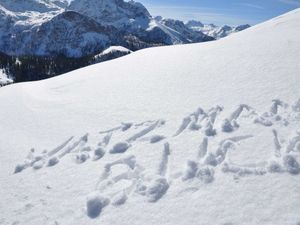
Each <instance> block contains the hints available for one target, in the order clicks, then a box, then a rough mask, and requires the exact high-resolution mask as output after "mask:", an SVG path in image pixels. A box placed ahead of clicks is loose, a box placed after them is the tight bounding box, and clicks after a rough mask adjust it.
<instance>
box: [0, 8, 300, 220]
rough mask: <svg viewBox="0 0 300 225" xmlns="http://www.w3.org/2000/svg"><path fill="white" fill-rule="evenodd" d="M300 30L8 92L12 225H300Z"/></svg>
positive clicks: (4, 145) (147, 57)
mask: <svg viewBox="0 0 300 225" xmlns="http://www.w3.org/2000/svg"><path fill="white" fill-rule="evenodd" d="M299 25H300V10H299V9H298V10H294V11H292V12H290V13H288V14H285V15H282V16H280V17H277V18H274V19H272V20H270V21H267V22H265V23H262V24H259V25H257V26H254V27H252V28H249V29H247V30H245V31H242V32H240V33H237V34H235V35H232V36H229V37H226V38H224V39H221V40H218V41H215V42H207V43H201V44H190V45H178V46H169V47H157V48H151V49H146V50H141V51H137V52H133V53H131V54H130V55H128V56H125V57H122V58H119V59H116V60H112V61H108V62H104V63H101V64H98V65H93V66H89V67H86V68H82V69H80V70H76V71H73V72H71V73H68V74H65V75H63V76H59V77H55V78H52V79H48V80H43V81H39V82H28V83H20V84H14V85H10V86H7V87H3V88H1V89H0V102H1V110H0V119H1V125H0V134H1V137H2V141H1V142H0V160H1V161H0V184H1V192H0V200H1V201H0V209H1V213H0V224H5V225H6V224H26V225H27V224H28V225H35V224H36V225H40V224H49V225H57V224H59V225H65V224H70V225H71V224H72V225H74V224H76V225H77V224H79V225H80V224H82V225H86V224H107V225H109V224H114V225H127V224H130V225H141V224H145V225H152V224H163V225H171V224H172V225H173V224H178V225H186V224H189V225H194V224H195V225H196V224H197V225H199V224H200V225H202V224H203V225H206V224H212V225H225V224H227V225H229V224H231V225H233V224H236V225H244V224H246V225H253V224H262V225H264V224H266V225H269V224H270V225H271V224H272V225H276V224H278V225H290V224H292V225H298V224H299V223H300V216H299V215H300V176H299V174H300V165H299V163H300V89H299V85H300V77H299V73H300V64H299V63H298V58H299V54H300V41H299V36H300V26H299ZM282 34H284V35H282ZM271 37H272V38H271Z"/></svg>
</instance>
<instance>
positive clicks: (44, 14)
mask: <svg viewBox="0 0 300 225" xmlns="http://www.w3.org/2000/svg"><path fill="white" fill-rule="evenodd" d="M158 18H160V19H158ZM0 23H1V24H2V26H1V27H0V51H1V52H3V53H5V54H8V55H36V56H56V55H64V56H67V57H82V56H86V55H91V54H98V53H100V52H101V51H103V50H105V49H106V48H108V47H109V46H112V45H113V46H123V47H126V48H128V49H130V50H133V51H134V50H138V49H142V48H146V47H152V46H160V45H173V44H185V43H195V42H204V41H211V40H215V39H218V38H220V37H224V36H227V35H228V34H230V33H232V32H236V31H238V29H237V28H233V27H229V26H224V27H221V28H219V27H216V26H214V25H208V26H204V25H203V24H202V23H200V22H198V23H197V24H198V26H194V25H195V21H194V23H193V21H190V22H188V23H183V22H182V21H179V20H173V19H163V18H161V17H156V18H153V17H152V16H151V15H150V13H149V11H148V10H147V9H146V8H145V7H144V6H143V5H142V4H141V3H138V2H135V1H124V0H73V1H72V2H71V3H68V2H67V1H66V0H26V1H24V0H2V1H1V2H0ZM247 27H248V26H243V27H242V28H247Z"/></svg>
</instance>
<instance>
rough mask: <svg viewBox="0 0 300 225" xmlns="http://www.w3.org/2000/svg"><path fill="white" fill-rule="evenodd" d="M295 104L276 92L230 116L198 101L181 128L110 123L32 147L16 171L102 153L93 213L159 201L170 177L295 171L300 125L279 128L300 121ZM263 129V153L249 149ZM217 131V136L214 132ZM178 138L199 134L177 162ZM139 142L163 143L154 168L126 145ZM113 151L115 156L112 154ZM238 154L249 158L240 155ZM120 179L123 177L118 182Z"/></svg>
mask: <svg viewBox="0 0 300 225" xmlns="http://www.w3.org/2000/svg"><path fill="white" fill-rule="evenodd" d="M298 104H299V101H297V102H296V103H295V104H292V105H290V104H288V103H285V102H283V101H281V100H278V99H276V100H274V101H273V102H272V104H271V105H270V110H269V111H267V112H260V111H258V110H256V109H254V108H252V107H251V106H249V105H246V104H241V105H239V106H238V107H237V108H236V110H234V111H233V112H232V113H231V114H230V115H229V116H225V115H223V113H222V112H223V107H222V106H215V107H212V108H210V109H208V110H204V109H202V108H200V107H199V108H198V109H197V110H196V111H195V112H192V113H191V114H189V115H187V116H186V117H184V118H183V119H182V123H181V124H179V125H178V129H177V130H174V133H173V134H171V135H169V136H166V137H165V136H161V135H160V133H161V132H162V130H164V129H165V127H168V126H169V123H172V121H168V120H153V121H145V122H143V123H124V124H130V125H131V126H130V127H129V126H128V127H126V129H124V124H122V125H121V126H119V127H116V128H112V129H109V130H107V131H100V132H99V133H95V134H85V135H83V136H82V137H79V138H76V137H71V138H69V139H67V140H66V141H65V142H63V143H61V144H59V145H58V146H57V147H56V148H55V149H52V150H49V151H48V150H44V151H36V150H35V149H31V150H30V151H29V153H28V156H27V157H26V159H25V160H24V162H23V163H20V164H18V165H16V167H15V170H14V173H15V174H18V173H21V172H23V171H24V170H26V169H30V168H31V170H33V171H34V170H44V169H47V167H53V166H57V165H58V164H59V163H60V164H63V163H66V162H68V160H66V159H65V158H66V157H68V158H70V159H73V160H74V163H73V166H78V165H77V164H78V163H79V164H82V163H93V161H95V160H104V161H105V164H104V166H103V168H102V171H99V176H98V179H97V182H96V183H95V188H94V189H91V194H89V195H88V196H87V202H86V213H87V216H88V217H90V218H96V217H98V216H101V212H102V211H103V210H104V211H105V210H113V208H111V209H106V208H110V207H119V206H120V205H123V204H126V202H127V201H130V200H131V199H132V198H137V196H141V197H142V198H144V199H145V200H146V201H148V202H157V201H159V200H160V199H161V198H163V197H164V195H166V194H167V193H168V189H169V188H170V187H172V185H178V183H180V186H181V188H182V190H179V192H178V194H180V193H181V192H182V191H185V190H190V189H193V190H195V191H196V190H200V189H201V188H203V187H202V186H203V185H209V184H211V183H213V182H215V180H218V179H219V177H220V176H222V175H221V174H222V173H225V174H230V175H232V176H233V178H234V180H235V182H238V180H240V179H246V177H248V176H254V177H255V176H271V174H274V173H278V174H282V175H284V176H298V175H299V174H300V164H299V163H300V130H294V131H293V132H292V133H293V135H292V136H285V133H284V132H282V133H281V132H280V131H281V130H288V129H289V128H290V127H300V113H299V111H298V110H297V106H298ZM172 127H173V126H172ZM228 127H230V129H228ZM253 130H255V131H256V133H253ZM261 132H262V133H269V135H267V136H268V138H270V140H265V142H267V143H270V145H267V146H266V149H265V150H264V153H265V155H266V157H261V153H260V154H258V155H253V151H255V147H256V146H255V144H254V143H255V142H256V141H257V140H259V139H260V137H259V135H260V133H261ZM221 134H222V136H223V137H224V138H222V139H220V138H218V136H220V135H221ZM92 136H93V137H92ZM189 136H190V137H189ZM91 137H92V139H93V140H100V141H99V142H98V143H96V144H95V143H94V142H91V141H89V139H90V138H91ZM120 137H122V138H121V139H120ZM182 138H183V139H184V140H185V141H189V139H191V140H190V141H192V140H194V139H195V138H196V139H197V140H198V141H197V142H198V147H195V149H194V158H190V159H188V160H187V161H186V163H184V164H183V165H176V166H174V163H175V162H172V158H174V157H175V156H172V155H174V154H175V155H176V154H177V153H176V150H174V148H175V149H176V142H178V141H180V140H181V139H182ZM144 142H147V143H148V145H154V146H153V147H154V148H157V149H158V150H159V151H161V153H160V158H158V159H157V160H155V161H153V162H152V163H151V164H153V165H152V166H153V167H154V168H155V167H156V168H157V169H156V170H154V171H153V170H152V172H151V170H150V171H148V169H147V168H146V167H145V166H144V165H143V163H142V162H139V161H138V160H137V158H136V156H135V154H134V152H132V151H131V148H134V149H140V148H143V146H144V145H145V143H144ZM113 143H116V144H113ZM110 146H113V147H112V148H111V147H110ZM111 154H119V155H120V156H119V157H118V159H116V160H115V159H113V160H111V161H110V159H109V158H110V155H111ZM243 158H248V160H250V161H251V160H252V161H251V163H245V162H244V161H243ZM172 164H173V166H171V165H172ZM155 165H156V166H155ZM33 171H32V172H33ZM284 176H283V177H284ZM122 182H125V185H124V184H123V185H120V184H122ZM233 182H234V181H233ZM139 201H143V200H142V199H140V200H139ZM110 203H111V204H110ZM137 204H138V203H137ZM109 205H111V206H109Z"/></svg>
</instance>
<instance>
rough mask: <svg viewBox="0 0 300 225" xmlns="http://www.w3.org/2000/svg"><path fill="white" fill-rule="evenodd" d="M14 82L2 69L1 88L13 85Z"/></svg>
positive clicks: (0, 73)
mask: <svg viewBox="0 0 300 225" xmlns="http://www.w3.org/2000/svg"><path fill="white" fill-rule="evenodd" d="M13 82H14V81H13V80H12V79H10V78H8V77H7V75H6V73H5V72H4V71H3V70H2V69H0V87H1V86H4V85H7V84H11V83H13Z"/></svg>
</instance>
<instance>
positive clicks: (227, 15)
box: [137, 0, 300, 25]
mask: <svg viewBox="0 0 300 225" xmlns="http://www.w3.org/2000/svg"><path fill="white" fill-rule="evenodd" d="M137 1H139V2H142V3H143V4H144V5H145V6H146V7H147V8H148V10H149V11H150V13H151V14H152V15H153V16H157V15H161V16H163V17H166V18H174V19H180V20H183V21H186V20H190V19H194V20H200V21H202V22H204V23H215V24H217V25H223V24H228V25H238V24H245V23H248V24H251V25H254V24H257V23H260V22H262V21H265V20H268V19H270V18H273V17H275V16H278V15H280V14H283V13H285V12H288V11H290V10H293V9H295V8H298V7H300V0H251V1H250V0H137Z"/></svg>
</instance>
